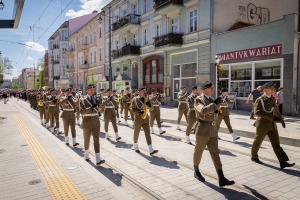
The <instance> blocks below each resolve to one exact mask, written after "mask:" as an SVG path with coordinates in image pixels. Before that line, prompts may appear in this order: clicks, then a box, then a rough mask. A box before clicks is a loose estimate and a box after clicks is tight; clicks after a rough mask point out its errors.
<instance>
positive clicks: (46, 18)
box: [0, 0, 110, 79]
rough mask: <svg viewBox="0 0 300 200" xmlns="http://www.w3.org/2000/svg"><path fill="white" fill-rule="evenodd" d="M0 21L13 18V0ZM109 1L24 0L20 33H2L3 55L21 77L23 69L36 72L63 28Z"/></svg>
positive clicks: (6, 0)
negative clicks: (57, 32)
mask: <svg viewBox="0 0 300 200" xmlns="http://www.w3.org/2000/svg"><path fill="white" fill-rule="evenodd" d="M2 2H3V3H4V4H5V7H4V9H3V10H0V20H1V19H10V18H11V17H12V10H13V4H12V2H13V0H2ZM109 2H110V0H25V3H24V7H23V11H22V15H21V19H20V23H19V26H18V28H17V29H0V51H1V53H2V57H8V58H9V59H10V60H11V61H12V65H13V67H14V70H13V74H12V75H11V76H5V79H11V78H13V77H18V76H19V75H20V74H21V71H22V69H23V68H33V66H34V64H35V66H36V65H37V62H38V60H39V58H41V57H43V56H44V53H45V50H47V48H48V41H47V40H48V39H49V37H50V36H51V35H52V34H53V33H54V32H55V31H56V30H57V28H59V27H60V25H61V24H62V23H63V22H65V21H67V20H69V19H71V18H74V17H79V16H82V15H86V14H90V13H92V11H94V10H97V11H100V10H101V8H102V7H104V6H105V5H106V4H107V3H109Z"/></svg>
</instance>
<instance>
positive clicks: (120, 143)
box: [108, 139, 132, 149]
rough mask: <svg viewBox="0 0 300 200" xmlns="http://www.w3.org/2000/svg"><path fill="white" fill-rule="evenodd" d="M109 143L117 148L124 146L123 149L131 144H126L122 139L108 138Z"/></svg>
mask: <svg viewBox="0 0 300 200" xmlns="http://www.w3.org/2000/svg"><path fill="white" fill-rule="evenodd" d="M108 141H109V142H110V143H111V144H113V145H115V147H117V148H125V149H130V148H131V146H132V144H127V143H126V142H123V141H122V139H121V140H120V141H118V142H117V141H114V140H112V139H109V140H108Z"/></svg>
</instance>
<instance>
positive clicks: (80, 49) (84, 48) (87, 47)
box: [78, 44, 89, 52]
mask: <svg viewBox="0 0 300 200" xmlns="http://www.w3.org/2000/svg"><path fill="white" fill-rule="evenodd" d="M88 49H89V45H88V44H81V45H79V46H78V51H83V52H87V51H88Z"/></svg>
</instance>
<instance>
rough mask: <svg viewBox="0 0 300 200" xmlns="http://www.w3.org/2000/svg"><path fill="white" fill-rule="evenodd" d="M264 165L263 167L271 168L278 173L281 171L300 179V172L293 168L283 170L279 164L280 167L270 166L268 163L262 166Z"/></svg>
mask: <svg viewBox="0 0 300 200" xmlns="http://www.w3.org/2000/svg"><path fill="white" fill-rule="evenodd" d="M262 165H263V166H266V167H270V168H272V169H275V170H278V171H281V172H283V173H286V174H289V175H292V176H297V177H300V171H298V170H294V169H293V168H292V167H291V168H285V169H281V168H279V164H278V167H275V166H273V165H269V164H267V163H264V164H262Z"/></svg>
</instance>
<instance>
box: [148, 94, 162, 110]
mask: <svg viewBox="0 0 300 200" xmlns="http://www.w3.org/2000/svg"><path fill="white" fill-rule="evenodd" d="M149 101H150V103H151V108H150V111H153V110H154V109H158V108H159V105H160V104H161V103H162V101H163V99H162V98H160V96H158V95H149Z"/></svg>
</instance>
